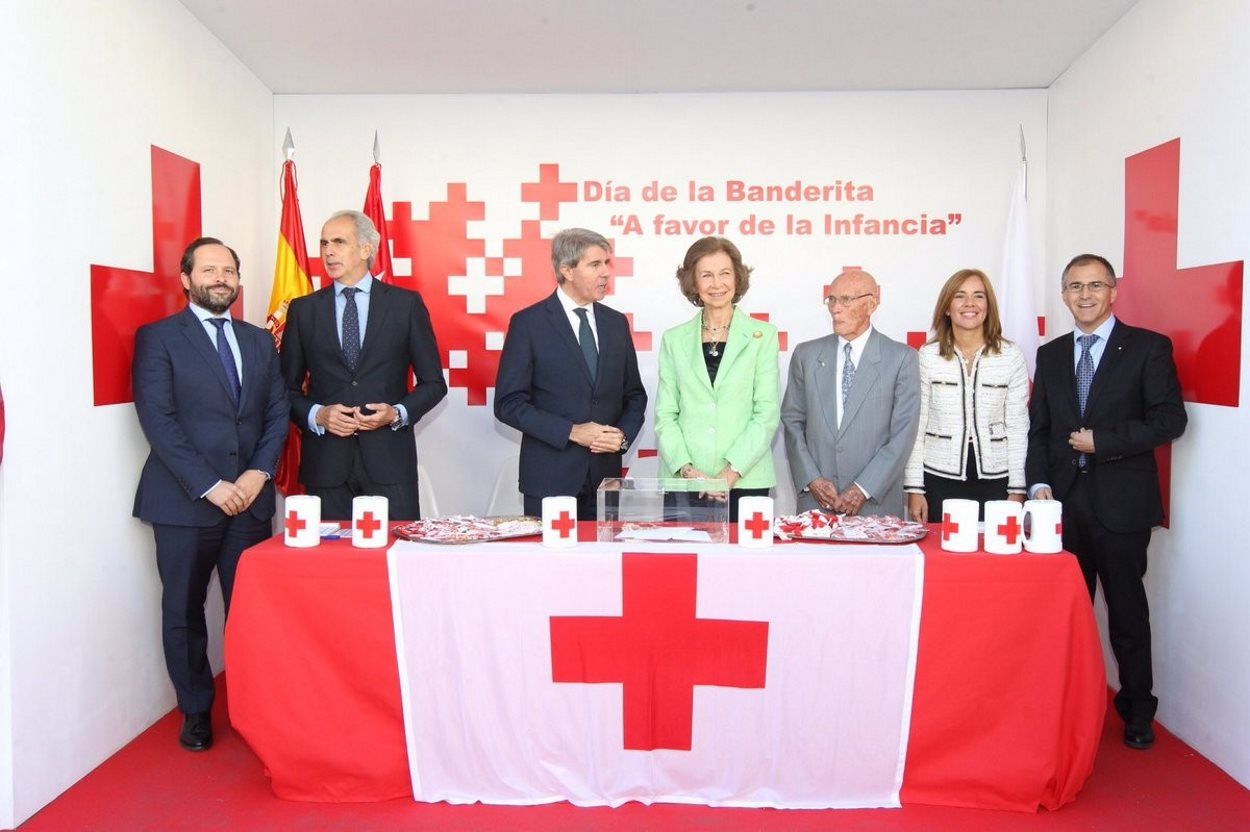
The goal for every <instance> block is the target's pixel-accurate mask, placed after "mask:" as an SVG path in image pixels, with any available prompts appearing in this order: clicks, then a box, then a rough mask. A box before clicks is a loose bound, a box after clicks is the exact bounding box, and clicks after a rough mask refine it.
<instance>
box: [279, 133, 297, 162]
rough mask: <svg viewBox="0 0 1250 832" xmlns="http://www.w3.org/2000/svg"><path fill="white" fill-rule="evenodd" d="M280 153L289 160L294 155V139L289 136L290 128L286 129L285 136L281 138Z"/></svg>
mask: <svg viewBox="0 0 1250 832" xmlns="http://www.w3.org/2000/svg"><path fill="white" fill-rule="evenodd" d="M282 155H283V156H285V157H286V160H287V161H288V162H289V161H291V158H292V157H293V156H294V155H295V140H294V139H292V138H291V128H290V127H288V128H287V129H286V138H285V139H283V140H282Z"/></svg>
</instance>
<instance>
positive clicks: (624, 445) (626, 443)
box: [621, 439, 629, 453]
mask: <svg viewBox="0 0 1250 832" xmlns="http://www.w3.org/2000/svg"><path fill="white" fill-rule="evenodd" d="M628 450H629V440H628V439H622V440H621V453H625V452H626V451H628Z"/></svg>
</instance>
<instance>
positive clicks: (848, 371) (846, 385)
mask: <svg viewBox="0 0 1250 832" xmlns="http://www.w3.org/2000/svg"><path fill="white" fill-rule="evenodd" d="M842 354H843V355H845V356H846V360H845V361H844V362H842V409H843V410H844V411H845V410H846V400H847V397H849V396H850V395H851V385H852V384H854V383H855V362H854V361H852V360H851V345H850V344H843V345H842Z"/></svg>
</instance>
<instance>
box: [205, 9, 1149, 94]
mask: <svg viewBox="0 0 1250 832" xmlns="http://www.w3.org/2000/svg"><path fill="white" fill-rule="evenodd" d="M1135 2H1136V0H824V2H822V1H821V0H806V2H800V0H733V2H726V1H725V0H703V1H702V2H700V0H632V2H630V1H629V0H512V1H511V2H508V1H507V0H480V2H477V1H475V0H182V3H183V5H184V6H186V7H187V8H188V9H189V10H190V11H191V13H192V14H194V15H195V16H196V17H197V18H199V20H200V21H202V22H203V23H204V25H205V26H207V27H208V29H209V30H210V31H212V32H213V34H215V35H216V36H217V37H218V38H219V39H220V40H221V41H222V42H223V43H225V45H226V46H227V47H228V48H229V49H230V50H231V51H233V52H234V54H236V55H237V56H238V57H239V58H240V60H242V61H243V63H244V64H246V65H247V66H248V68H250V69H251V70H252V72H254V73H255V74H256V75H257V76H258V77H259V78H260V80H261V81H262V82H263V83H264V84H265V85H266V86H268V87H269V88H270V89H271V90H273V91H274V92H275V93H353V94H361V93H484V92H595V93H614V92H615V93H637V92H722V91H724V92H728V91H741V92H749V91H784V90H914V89H999V88H1021V87H1026V88H1027V87H1033V88H1040V87H1047V86H1050V84H1051V82H1053V81H1054V80H1055V79H1056V78H1057V77H1058V76H1059V75H1060V74H1062V73H1063V71H1064V70H1065V69H1067V67H1068V66H1069V65H1071V63H1072V62H1073V61H1074V60H1075V59H1076V58H1077V57H1078V56H1079V55H1080V54H1081V53H1082V52H1084V51H1085V50H1086V49H1088V48H1089V47H1090V45H1091V44H1093V43H1094V41H1096V40H1097V39H1098V38H1099V36H1100V35H1102V33H1103V32H1105V31H1106V30H1107V29H1108V28H1110V27H1111V25H1112V24H1114V23H1115V22H1116V21H1117V20H1119V19H1120V17H1121V16H1122V15H1123V14H1124V13H1125V12H1126V11H1128V9H1129V8H1130V7H1131V6H1132V5H1133V4H1134V3H1135Z"/></svg>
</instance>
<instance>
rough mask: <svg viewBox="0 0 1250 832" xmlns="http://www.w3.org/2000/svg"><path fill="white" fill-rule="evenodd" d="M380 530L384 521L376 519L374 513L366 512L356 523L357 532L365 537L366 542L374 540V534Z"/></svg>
mask: <svg viewBox="0 0 1250 832" xmlns="http://www.w3.org/2000/svg"><path fill="white" fill-rule="evenodd" d="M380 528H382V521H381V520H379V519H377V518H376V517H374V516H373V512H372V511H366V512H365V513H364V514H362V515H360V519H359V520H357V521H356V530H357V531H359V532H360V533H361V534H363V535H364V536H365V540H373V533H374V532H376V531H377V530H378V529H380Z"/></svg>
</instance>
